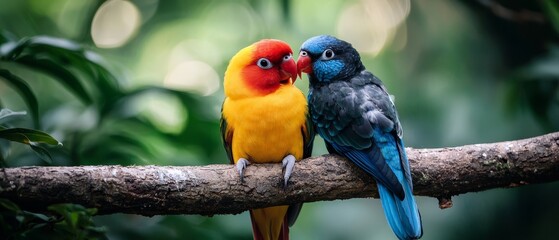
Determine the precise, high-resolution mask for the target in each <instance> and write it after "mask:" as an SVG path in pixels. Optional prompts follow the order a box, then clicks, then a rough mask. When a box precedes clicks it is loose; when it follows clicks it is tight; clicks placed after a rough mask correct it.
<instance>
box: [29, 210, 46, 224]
mask: <svg viewBox="0 0 559 240" xmlns="http://www.w3.org/2000/svg"><path fill="white" fill-rule="evenodd" d="M23 214H24V215H25V216H29V217H32V218H35V219H40V220H42V221H45V222H49V221H51V220H52V218H50V217H48V216H47V215H45V214H41V213H34V212H29V211H23Z"/></svg>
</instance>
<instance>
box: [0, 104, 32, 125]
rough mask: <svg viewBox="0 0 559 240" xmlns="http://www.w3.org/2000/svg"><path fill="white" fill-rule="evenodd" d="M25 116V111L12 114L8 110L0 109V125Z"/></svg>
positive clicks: (12, 112)
mask: <svg viewBox="0 0 559 240" xmlns="http://www.w3.org/2000/svg"><path fill="white" fill-rule="evenodd" d="M25 114H27V112H25V111H21V112H14V111H12V110H10V109H7V108H2V109H0V124H1V123H5V122H7V121H10V120H12V119H14V118H16V117H19V116H24V115H25Z"/></svg>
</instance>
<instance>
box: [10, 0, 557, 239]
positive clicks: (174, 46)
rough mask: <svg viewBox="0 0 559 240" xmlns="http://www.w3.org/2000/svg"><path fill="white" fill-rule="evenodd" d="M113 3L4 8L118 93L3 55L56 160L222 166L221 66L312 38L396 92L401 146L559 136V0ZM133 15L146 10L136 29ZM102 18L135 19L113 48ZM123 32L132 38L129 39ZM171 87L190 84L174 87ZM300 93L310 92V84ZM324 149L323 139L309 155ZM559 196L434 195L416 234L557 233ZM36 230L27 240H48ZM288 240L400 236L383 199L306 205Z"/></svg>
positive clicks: (234, 225) (122, 234) (191, 224)
mask: <svg viewBox="0 0 559 240" xmlns="http://www.w3.org/2000/svg"><path fill="white" fill-rule="evenodd" d="M109 2H119V0H113V1H107V2H105V1H71V0H50V1H43V0H33V1H32V0H28V1H10V0H0V29H1V30H3V31H4V32H9V33H11V34H12V35H13V37H14V38H16V39H21V38H24V37H32V36H37V35H47V36H53V37H57V38H64V39H68V40H72V41H74V42H77V43H79V44H80V46H82V47H83V48H85V49H87V50H90V51H91V52H95V53H97V54H99V55H100V56H101V57H102V58H103V60H100V62H102V63H103V64H102V65H103V66H104V67H106V68H107V69H109V70H110V71H111V72H112V73H113V74H114V75H115V79H113V80H114V81H112V85H111V84H108V85H103V84H100V83H99V82H98V81H96V80H95V79H92V78H91V77H90V76H89V75H87V74H84V73H83V72H80V69H79V67H76V66H78V65H77V64H79V61H77V60H76V61H61V62H59V63H60V64H61V66H64V67H67V68H68V69H70V70H71V71H72V72H73V73H75V75H76V76H77V77H78V79H79V81H78V83H77V84H78V85H83V87H84V90H85V91H86V92H87V95H88V96H89V97H90V100H87V99H85V98H84V96H83V95H82V96H80V94H78V93H76V91H75V90H72V88H71V87H69V86H68V85H65V84H64V83H63V82H62V81H61V80H60V79H59V78H60V77H59V75H58V77H57V75H56V74H54V75H52V74H48V71H46V72H45V71H38V70H37V69H35V68H33V67H32V66H31V67H29V66H27V67H25V66H21V65H19V64H18V63H16V62H11V61H8V60H6V59H4V60H2V61H0V68H4V69H9V70H10V71H11V72H12V73H14V74H17V75H18V76H20V77H21V78H22V79H24V80H25V81H26V82H27V84H28V85H29V87H30V88H31V90H32V91H33V94H34V95H35V96H36V98H37V100H38V112H39V114H38V122H37V123H33V121H32V120H33V116H32V115H28V117H26V118H22V119H20V120H19V121H15V122H12V123H11V124H12V125H13V126H18V127H29V128H37V129H40V130H43V131H45V132H48V133H50V134H51V135H53V136H54V137H56V138H57V139H58V140H60V141H61V142H62V143H64V146H63V147H54V148H49V152H50V153H51V155H52V157H53V165H103V164H120V165H205V164H217V163H226V162H227V160H226V157H225V152H224V151H223V149H222V145H221V140H220V134H219V116H220V112H219V110H220V106H221V102H222V101H223V87H222V84H221V83H222V78H223V73H224V71H225V68H226V66H227V64H228V60H229V59H230V58H231V57H232V56H233V55H234V53H235V52H237V51H238V50H239V49H241V48H243V47H245V46H247V45H249V44H251V43H253V42H255V41H257V40H259V39H262V38H277V39H282V40H284V41H286V42H288V43H289V44H290V45H291V46H292V48H293V49H294V52H295V54H297V53H298V48H299V46H300V45H301V44H302V43H303V42H304V41H305V40H306V39H307V38H309V37H312V36H315V35H318V34H331V35H334V36H337V37H339V38H342V39H345V40H348V41H350V42H353V43H354V45H355V46H356V47H358V50H360V51H361V53H362V60H363V62H364V64H365V66H366V67H367V69H368V70H370V71H372V72H373V73H374V74H375V75H377V76H378V77H379V78H380V79H382V80H383V81H384V83H385V85H386V86H387V88H388V90H389V92H390V93H391V94H393V95H395V98H396V106H397V108H398V111H399V114H400V119H401V122H402V125H403V128H404V139H405V141H406V145H407V146H408V147H414V148H433V147H448V146H459V145H464V144H474V143H488V142H497V141H505V140H514V139H520V138H527V137H532V136H537V135H542V134H545V133H549V132H553V131H557V130H559V44H558V43H559V36H558V34H557V33H558V32H559V4H558V3H557V2H556V1H554V0H548V1H521V0H517V1H442V0H437V1H406V0H401V1H383V0H375V1H342V0H335V1H319V0H310V1H289V0H283V1H255V0H254V1H179V0H165V1H163V0H159V1H158V0H145V1H141V0H137V1H130V2H128V3H131V4H125V5H126V6H127V7H126V8H125V9H124V10H122V11H123V12H121V14H115V12H112V14H108V15H104V17H105V19H101V18H102V16H101V13H100V11H101V10H100V9H103V6H105V8H106V5H107V4H109ZM112 4H114V3H112ZM121 5H122V3H121ZM115 6H116V5H113V6H112V7H113V10H114V8H116V7H115ZM119 6H120V5H119ZM134 14H138V15H137V16H140V18H138V19H137V21H136V22H134V16H135V15H134ZM96 18H99V19H97V20H96ZM123 19H124V20H123ZM102 20H104V21H108V22H104V24H105V25H103V24H102V23H100V24H101V25H99V26H104V27H107V26H111V25H115V26H119V25H118V23H119V22H122V21H124V22H132V23H135V24H136V25H134V26H135V27H132V28H133V29H134V31H133V34H131V35H130V36H128V37H127V38H126V39H125V41H123V42H122V43H121V44H120V46H118V47H110V48H106V47H102V44H100V42H99V41H100V40H98V39H96V37H99V36H98V35H96V34H101V33H99V32H96V31H97V30H96V28H95V27H94V25H95V24H96V23H95V22H96V21H102ZM117 29H118V28H117ZM126 29H131V28H126V27H124V28H123V29H122V30H121V32H125V30H126ZM101 30H103V29H101ZM100 38H102V36H101V37H100ZM107 38H110V36H109V37H107V36H105V40H106V39H107ZM181 64H186V65H188V64H191V65H188V66H190V67H191V68H189V69H190V70H191V71H183V72H180V68H177V66H179V65H180V66H186V65H181ZM192 64H198V65H192ZM193 66H194V67H193ZM177 69H179V70H177ZM175 70H177V71H179V72H178V73H175V75H173V74H172V73H173V71H175ZM98 77H99V78H101V79H109V80H108V81H111V78H109V77H106V76H98ZM173 78H176V79H179V82H180V80H182V81H184V82H182V83H185V82H189V83H192V85H190V87H188V86H186V87H185V86H184V85H182V87H181V86H177V85H173V83H172V79H173ZM175 83H176V82H175ZM296 85H297V86H298V87H299V88H300V89H301V90H302V91H304V92H306V91H307V88H308V82H307V80H306V77H303V79H299V80H297V82H296ZM24 99H25V98H24V97H22V95H21V93H19V92H17V91H14V88H13V86H11V85H9V84H8V83H7V82H6V81H2V79H0V101H1V102H0V103H1V106H2V107H3V108H9V109H12V110H17V111H22V110H26V111H28V112H29V111H30V110H29V109H28V105H26V102H25V100H24ZM0 147H1V148H0V149H1V150H3V151H2V154H3V157H4V158H5V161H6V164H7V165H8V166H11V167H15V166H24V165H46V163H44V162H42V161H40V160H39V159H38V158H37V156H36V155H35V154H34V153H33V152H32V151H29V150H28V148H26V147H25V146H21V145H17V144H11V145H10V144H8V143H6V142H3V140H0ZM325 153H326V149H325V147H324V146H323V142H322V140H321V139H320V138H318V137H317V140H316V142H315V150H314V152H313V155H320V154H325ZM558 196H559V184H558V183H549V184H540V185H530V186H525V187H521V188H515V189H495V190H490V191H485V192H480V193H468V194H464V195H460V196H457V197H454V198H453V201H454V206H453V207H452V208H450V209H446V210H440V209H439V208H438V203H437V200H436V199H434V198H426V197H418V198H417V202H418V205H419V208H420V210H421V213H422V218H423V224H424V237H423V239H494V238H502V239H549V238H553V237H554V236H557V232H556V229H557V227H559V204H557V201H556V200H555V199H556V197H558ZM94 222H95V224H96V225H97V226H105V227H106V232H105V233H106V236H107V237H109V238H110V239H250V238H251V230H250V221H249V216H248V214H247V213H243V214H239V215H217V216H214V217H202V216H155V217H141V216H136V215H122V214H115V215H107V216H97V217H94ZM37 234H38V233H33V232H31V233H29V234H28V235H27V238H35V237H37V236H41V237H42V238H43V237H47V236H50V235H45V234H48V233H43V232H40V234H43V235H37ZM291 236H292V239H332V240H334V239H395V237H394V236H393V234H392V232H391V230H390V228H389V227H388V225H387V223H386V221H385V219H384V215H383V212H382V209H381V206H380V202H379V201H378V200H377V199H351V200H344V201H330V202H315V203H307V204H305V207H304V208H303V211H302V213H301V215H300V216H299V219H298V221H297V224H296V225H295V226H294V227H292V228H291Z"/></svg>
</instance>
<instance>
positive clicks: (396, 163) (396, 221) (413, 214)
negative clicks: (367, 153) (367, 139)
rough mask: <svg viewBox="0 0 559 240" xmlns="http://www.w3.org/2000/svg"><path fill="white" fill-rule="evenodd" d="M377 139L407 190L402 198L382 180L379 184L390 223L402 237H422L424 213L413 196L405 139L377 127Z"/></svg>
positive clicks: (375, 136) (398, 235)
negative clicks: (420, 212)
mask: <svg viewBox="0 0 559 240" xmlns="http://www.w3.org/2000/svg"><path fill="white" fill-rule="evenodd" d="M374 139H375V140H376V144H377V145H378V146H379V147H380V149H381V151H382V154H383V155H384V157H385V159H386V161H387V163H388V165H390V167H391V169H392V170H393V171H394V173H395V174H396V177H397V178H398V181H399V182H400V184H402V187H403V189H404V193H405V197H404V199H399V198H398V197H397V196H396V195H395V194H394V193H393V192H392V191H390V189H388V188H386V187H385V186H383V185H382V184H381V183H379V184H377V185H378V190H379V195H380V200H381V202H382V207H383V209H384V213H385V215H386V218H387V220H388V223H389V225H390V227H391V228H392V230H393V231H394V233H395V234H396V236H397V237H398V238H399V239H406V240H407V239H419V238H420V237H421V236H422V235H423V229H422V226H421V216H420V215H419V210H418V208H417V204H416V203H415V198H414V196H413V185H412V181H411V174H410V168H409V161H408V158H407V156H406V153H405V151H404V145H403V142H402V141H401V140H400V139H399V138H397V137H395V136H393V135H392V134H390V133H386V132H382V131H375V133H374Z"/></svg>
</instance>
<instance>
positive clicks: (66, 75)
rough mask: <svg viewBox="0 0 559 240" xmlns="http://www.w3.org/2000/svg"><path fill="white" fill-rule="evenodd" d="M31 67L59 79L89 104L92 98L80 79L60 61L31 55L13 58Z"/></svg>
mask: <svg viewBox="0 0 559 240" xmlns="http://www.w3.org/2000/svg"><path fill="white" fill-rule="evenodd" d="M15 61H16V62H18V63H21V64H23V65H25V66H27V67H30V68H32V69H37V70H40V71H42V72H44V73H46V74H49V75H51V76H52V77H54V78H56V79H57V80H59V81H60V82H61V83H62V84H64V85H65V86H66V87H68V89H69V90H70V91H71V92H72V93H74V95H75V96H76V97H78V98H80V99H81V100H82V101H83V102H84V103H85V104H91V103H92V100H91V97H90V96H89V94H88V93H87V91H86V90H85V87H84V86H83V85H82V83H81V82H80V80H79V79H78V77H77V76H76V75H74V74H73V73H72V72H70V71H69V70H67V69H66V68H64V67H63V64H62V63H57V62H55V61H53V60H51V59H50V58H47V57H45V56H39V57H36V56H32V55H24V56H21V57H19V58H17V59H16V60H15Z"/></svg>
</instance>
